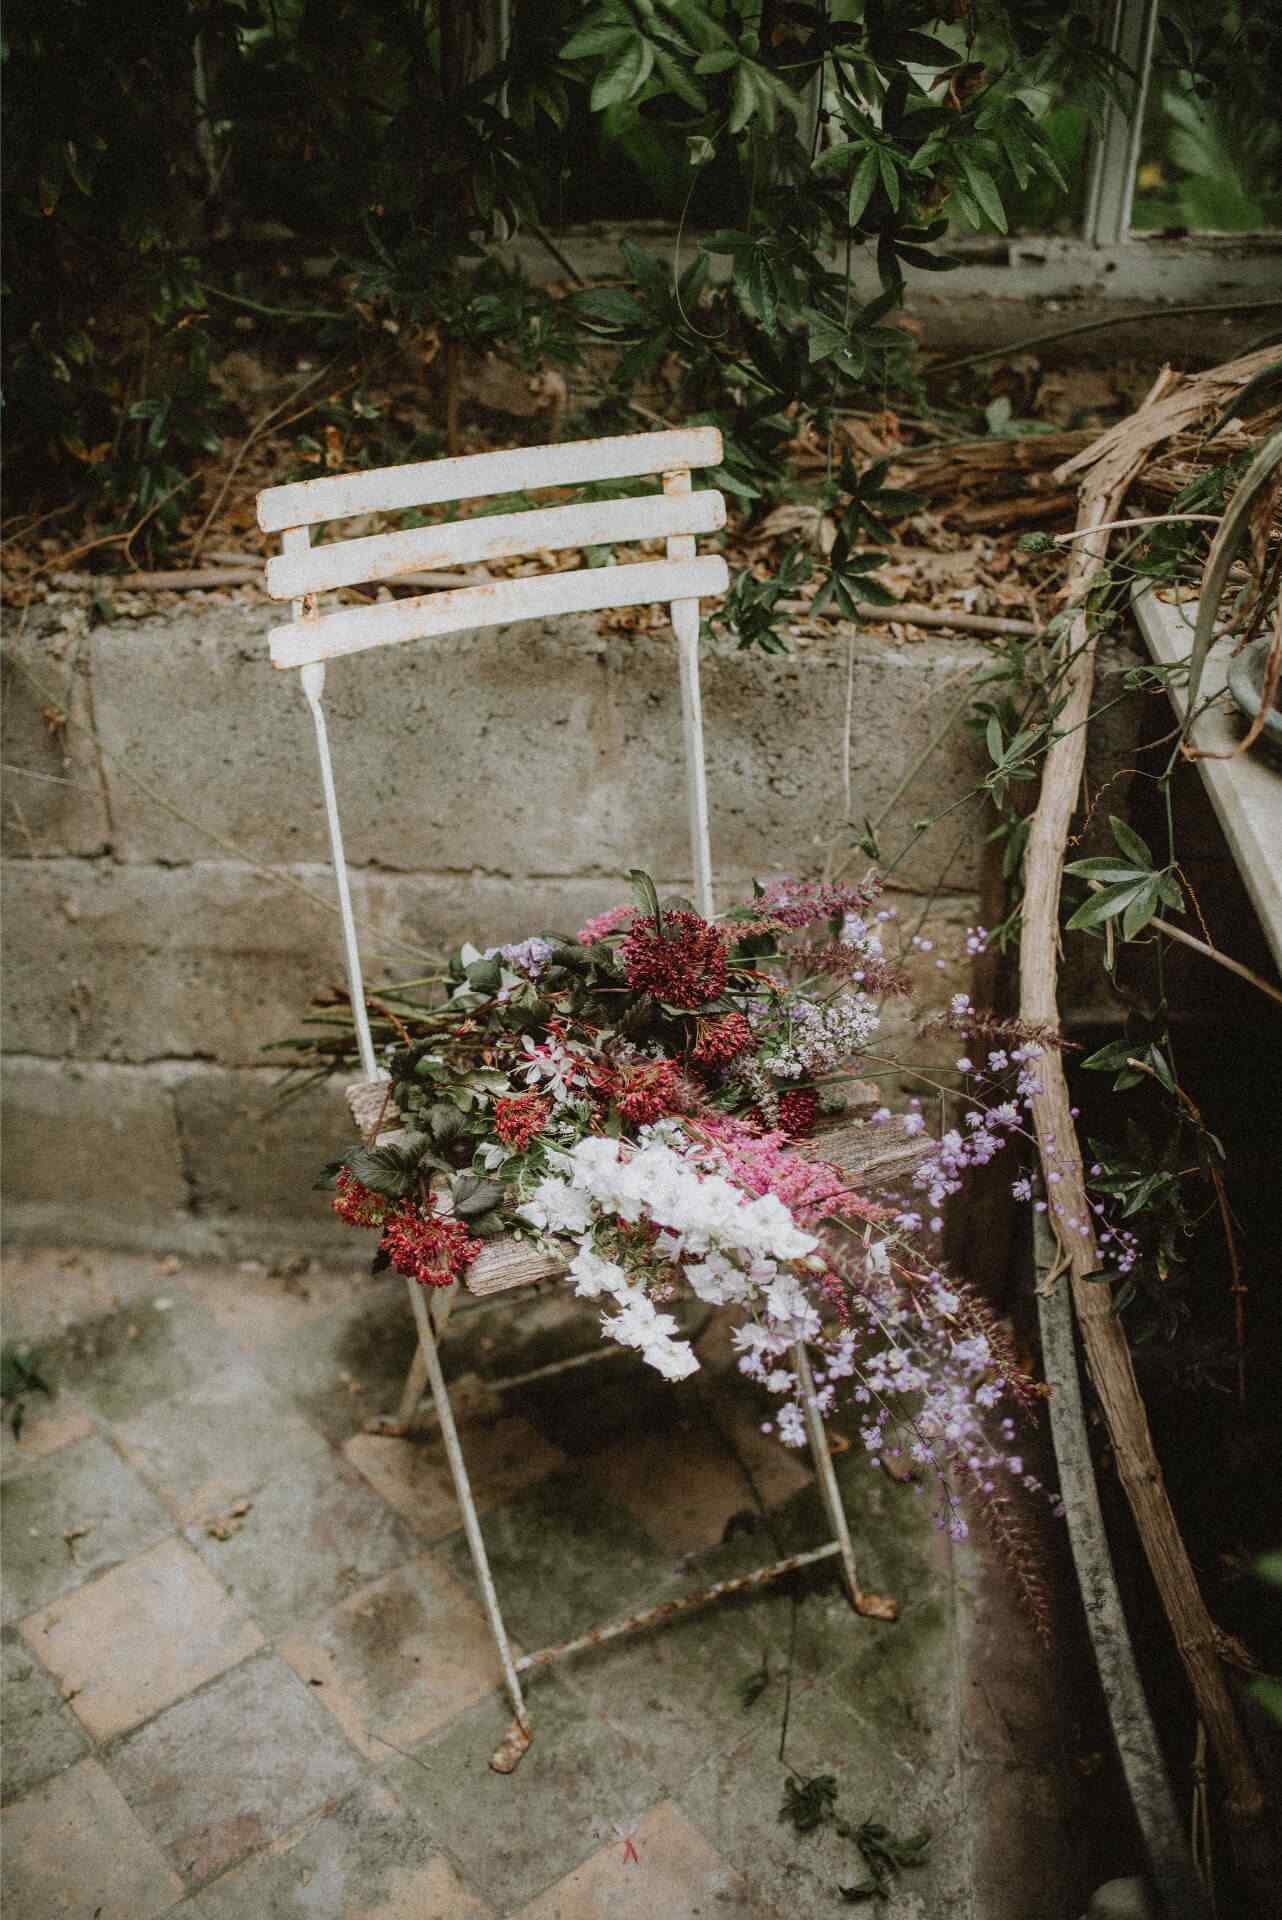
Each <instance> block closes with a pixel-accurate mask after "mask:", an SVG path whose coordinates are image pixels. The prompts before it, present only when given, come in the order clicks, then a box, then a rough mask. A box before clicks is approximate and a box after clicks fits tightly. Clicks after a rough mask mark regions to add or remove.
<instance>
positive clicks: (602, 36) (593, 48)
mask: <svg viewBox="0 0 1282 1920" xmlns="http://www.w3.org/2000/svg"><path fill="white" fill-rule="evenodd" d="M631 38H632V29H631V28H630V27H625V26H623V25H622V23H620V24H619V25H618V26H613V27H610V26H600V27H584V28H583V29H582V30H581V32H579V33H576V34H575V35H574V36H573V38H571V39H569V40H567V41H566V43H565V45H564V46H563V47H562V48H561V58H562V60H585V59H589V58H590V57H591V56H592V55H593V54H596V53H611V52H613V50H614V49H615V48H616V47H622V46H626V45H627V43H628V41H629V40H630V39H631Z"/></svg>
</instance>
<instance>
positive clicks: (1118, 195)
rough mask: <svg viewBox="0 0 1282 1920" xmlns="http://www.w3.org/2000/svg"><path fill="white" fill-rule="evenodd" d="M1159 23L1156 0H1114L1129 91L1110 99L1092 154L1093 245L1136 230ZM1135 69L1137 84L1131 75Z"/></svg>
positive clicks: (1116, 38)
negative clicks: (1123, 99) (1121, 100)
mask: <svg viewBox="0 0 1282 1920" xmlns="http://www.w3.org/2000/svg"><path fill="white" fill-rule="evenodd" d="M1156 28H1157V0H1115V4H1114V7H1113V19H1112V22H1111V25H1110V30H1109V45H1110V47H1111V49H1112V51H1113V52H1114V53H1115V54H1117V55H1118V57H1119V58H1120V59H1121V61H1122V63H1123V65H1124V66H1125V68H1126V70H1127V72H1126V74H1124V75H1123V77H1122V87H1123V90H1124V91H1127V92H1129V101H1128V104H1127V106H1125V107H1122V106H1119V104H1118V102H1117V101H1116V100H1112V99H1110V100H1109V102H1108V104H1107V105H1106V107H1105V109H1104V121H1103V130H1102V131H1101V132H1100V133H1099V134H1097V136H1096V138H1095V141H1094V145H1093V151H1092V154H1091V167H1090V178H1089V181H1088V184H1087V189H1086V213H1085V218H1084V220H1083V223H1082V224H1083V231H1084V235H1085V238H1086V240H1087V241H1088V243H1089V244H1090V245H1092V246H1097V247H1118V246H1122V245H1124V244H1125V242H1126V238H1127V236H1128V234H1129V233H1130V230H1131V205H1132V202H1133V200H1134V198H1135V172H1136V168H1137V167H1138V165H1139V157H1140V140H1141V136H1142V133H1143V128H1144V103H1145V100H1146V99H1147V97H1148V87H1149V79H1150V76H1151V73H1152V67H1153V36H1154V33H1155V31H1156ZM1132 74H1133V75H1134V76H1135V79H1134V85H1133V87H1132V83H1131V80H1130V78H1129V77H1128V76H1129V75H1132Z"/></svg>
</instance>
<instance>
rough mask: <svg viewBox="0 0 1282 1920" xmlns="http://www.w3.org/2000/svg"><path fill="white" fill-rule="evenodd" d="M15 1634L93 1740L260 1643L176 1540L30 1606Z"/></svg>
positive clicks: (223, 1668)
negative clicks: (45, 1603)
mask: <svg viewBox="0 0 1282 1920" xmlns="http://www.w3.org/2000/svg"><path fill="white" fill-rule="evenodd" d="M22 1636H23V1639H24V1640H25V1641H26V1643H27V1645H28V1646H29V1647H30V1648H31V1649H32V1650H33V1652H35V1653H36V1654H38V1655H39V1657H40V1659H41V1661H43V1663H44V1665H45V1666H46V1667H48V1668H49V1670H50V1672H51V1673H53V1674H55V1675H56V1677H57V1678H58V1679H59V1680H60V1681H61V1683H62V1688H63V1693H64V1696H65V1697H66V1698H67V1699H68V1700H69V1701H70V1703H71V1707H72V1710H73V1712H74V1713H75V1714H76V1715H77V1717H78V1718H79V1719H80V1721H81V1722H82V1723H83V1725H84V1726H86V1727H87V1728H88V1730H89V1732H90V1733H91V1734H93V1735H94V1737H95V1738H96V1739H98V1740H106V1739H108V1738H109V1737H110V1735H112V1734H115V1733H123V1732H124V1731H125V1730H126V1729H127V1728H129V1727H136V1726H137V1725H138V1724H139V1722H140V1721H143V1720H146V1719H148V1718H149V1717H150V1716H151V1715H152V1714H153V1713H157V1712H159V1710H160V1709H161V1708H162V1707H167V1706H169V1705H170V1704H171V1703H172V1702H173V1701H175V1700H179V1699H181V1698H182V1697H183V1695H184V1694H187V1693H190V1692H191V1691H192V1689H193V1688H194V1687H199V1686H202V1685H203V1684H204V1682H205V1681H206V1680H212V1679H213V1678H214V1676H215V1674H219V1673H223V1672H225V1671H226V1669H227V1668H228V1667H231V1666H235V1664H236V1663H237V1662H238V1661H240V1660H243V1659H245V1658H246V1657H247V1655H249V1654H251V1653H253V1652H255V1650H256V1649H257V1648H259V1647H261V1646H262V1644H263V1636H262V1634H261V1633H260V1632H259V1631H258V1628H257V1627H256V1626H255V1625H254V1623H253V1622H252V1621H251V1620H247V1619H246V1618H245V1616H244V1615H243V1614H242V1613H241V1612H240V1610H239V1609H238V1608H237V1607H236V1606H235V1605H234V1603H233V1602H232V1601H231V1600H229V1599H228V1597H227V1595H226V1593H224V1591H223V1589H222V1588H221V1587H220V1586H219V1584H218V1582H217V1581H216V1580H215V1579H214V1577H213V1575H212V1574H211V1573H210V1572H209V1571H208V1569H207V1568H206V1567H204V1566H202V1565H201V1563H200V1561H199V1560H198V1559H197V1557H196V1555H195V1554H194V1553H192V1552H191V1550H190V1548H188V1547H187V1546H185V1545H184V1544H183V1542H182V1541H181V1540H165V1541H163V1542H162V1543H161V1545H160V1546H158V1547H153V1548H152V1549H151V1551H150V1553H144V1554H140V1555H139V1557H138V1558H137V1559H136V1560H129V1561H127V1562H126V1563H125V1565H124V1566H123V1567H117V1568H115V1570H114V1571H113V1572H111V1573H106V1574H103V1576H102V1578H101V1579H99V1580H94V1581H91V1582H90V1584H89V1585H88V1586H86V1587H81V1588H80V1590H79V1592H77V1593H73V1594H69V1595H67V1597H66V1598H65V1599H62V1600H56V1601H54V1603H53V1605H52V1606H50V1607H46V1608H45V1609H44V1610H43V1612H41V1613H35V1614H32V1615H31V1617H30V1618H29V1619H27V1620H24V1621H23V1623H22Z"/></svg>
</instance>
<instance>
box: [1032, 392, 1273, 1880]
mask: <svg viewBox="0 0 1282 1920" xmlns="http://www.w3.org/2000/svg"><path fill="white" fill-rule="evenodd" d="M1261 362H1262V356H1261V355H1259V354H1256V355H1254V356H1248V357H1246V358H1245V359H1243V360H1240V361H1238V362H1236V363H1234V364H1232V365H1231V366H1229V367H1224V368H1220V369H1217V370H1216V371H1215V372H1214V373H1211V374H1207V375H1203V376H1201V377H1200V378H1198V379H1196V380H1192V381H1188V382H1186V383H1182V384H1179V385H1177V382H1176V380H1175V378H1174V377H1173V376H1172V375H1171V374H1170V372H1169V369H1168V370H1164V372H1163V374H1162V375H1161V376H1160V377H1159V379H1158V381H1157V383H1156V384H1155V386H1154V388H1153V390H1152V392H1151V393H1150V394H1149V396H1148V399H1147V401H1146V402H1145V404H1144V406H1143V407H1142V408H1141V409H1140V411H1139V412H1138V414H1136V415H1134V416H1133V417H1132V418H1131V419H1130V420H1129V421H1127V422H1125V423H1124V424H1123V425H1122V426H1120V427H1116V428H1113V429H1112V430H1111V431H1110V432H1109V433H1108V434H1105V435H1104V436H1103V438H1102V439H1101V440H1100V441H1099V442H1098V443H1097V445H1096V447H1095V448H1093V449H1091V450H1090V451H1089V452H1088V453H1086V454H1084V455H1078V456H1077V457H1076V458H1075V459H1074V460H1072V461H1070V462H1069V463H1068V465H1067V467H1065V468H1062V469H1061V470H1060V475H1059V477H1060V478H1063V477H1066V476H1067V475H1068V474H1071V473H1078V472H1082V471H1084V470H1088V471H1089V478H1088V479H1087V480H1086V482H1085V484H1084V486H1083V488H1082V495H1081V502H1080V506H1079V510H1078V524H1079V528H1080V529H1081V530H1082V531H1083V532H1084V533H1087V532H1092V530H1093V533H1092V537H1089V538H1084V539H1082V540H1081V541H1079V542H1078V543H1077V545H1076V546H1075V547H1074V548H1073V552H1072V557H1071V560H1070V571H1069V588H1070V599H1071V603H1076V604H1077V605H1078V607H1079V611H1078V613H1077V615H1076V617H1075V619H1074V622H1073V625H1072V629H1071V631H1070V634H1069V636H1068V654H1069V656H1070V664H1069V666H1068V667H1067V670H1066V672H1065V676H1064V679H1063V681H1062V682H1061V691H1062V693H1063V696H1064V704H1063V706H1062V708H1061V709H1060V712H1059V715H1058V718H1057V723H1056V728H1057V731H1056V738H1055V741H1054V743H1053V744H1052V746H1051V748H1050V750H1049V751H1048V753H1047V756H1046V763H1045V768H1044V771H1043V776H1042V789H1041V795H1040V798H1039V800H1038V803H1037V808H1036V810H1035V812H1034V814H1033V818H1032V823H1031V827H1030V831H1029V838H1028V848H1027V852H1026V855H1025V861H1024V904H1023V923H1022V933H1021V940H1020V1009H1019V1010H1020V1018H1021V1019H1022V1020H1024V1021H1026V1022H1028V1023H1029V1024H1030V1025H1040V1024H1050V1025H1053V1024H1054V1023H1055V1022H1056V1021H1057V1020H1058V1018H1059V1008H1058V1003H1057V988H1058V944H1059V899H1060V886H1061V878H1062V872H1063V862H1064V851H1065V846H1066V842H1067V838H1068V831H1069V825H1070V822H1071V819H1072V815H1073V810H1074V807H1075V805H1076V801H1077V794H1078V789H1079V787H1080V784H1081V778H1082V769H1083V764H1084V760H1085V753H1086V726H1087V721H1088V719H1089V716H1090V706H1091V695H1092V691H1093V688H1094V680H1095V639H1094V632H1093V629H1092V627H1091V624H1090V622H1089V620H1088V618H1087V615H1086V612H1085V610H1084V607H1083V606H1082V602H1083V600H1084V597H1085V594H1086V592H1087V590H1088V588H1089V586H1090V584H1091V582H1092V580H1093V579H1094V578H1095V577H1096V575H1097V574H1098V573H1099V571H1100V569H1101V567H1102V566H1103V564H1104V561H1105V557H1106V554H1107V546H1108V536H1107V535H1106V534H1104V533H1101V532H1100V531H1099V528H1100V527H1101V525H1102V523H1103V522H1104V521H1106V520H1111V519H1114V518H1116V517H1117V514H1118V511H1119V509H1120V507H1121V505H1122V502H1123V499H1124V497H1125V494H1126V491H1127V488H1128V486H1129V484H1130V482H1131V480H1132V478H1133V477H1134V475H1135V473H1136V472H1137V471H1138V469H1139V467H1140V465H1141V463H1142V462H1143V460H1144V458H1145V456H1146V454H1147V453H1148V451H1149V449H1150V448H1151V447H1153V446H1155V445H1156V444H1158V442H1159V441H1161V440H1163V439H1165V438H1166V437H1167V436H1168V435H1169V434H1171V433H1172V432H1174V431H1175V430H1176V428H1177V427H1179V426H1183V425H1185V424H1186V423H1187V422H1189V421H1190V420H1193V419H1195V418H1198V417H1200V416H1201V415H1203V414H1204V413H1205V412H1206V410H1207V409H1208V408H1209V407H1211V406H1213V405H1215V404H1216V403H1217V401H1218V400H1221V399H1222V398H1223V395H1224V393H1225V391H1226V389H1227V390H1229V391H1231V390H1232V389H1233V387H1234V386H1236V385H1240V384H1243V383H1245V381H1246V380H1247V379H1249V378H1250V377H1251V375H1252V374H1253V373H1254V372H1255V371H1257V370H1258V366H1259V365H1260V364H1261ZM1038 1079H1039V1082H1040V1090H1039V1091H1038V1092H1037V1093H1036V1094H1035V1095H1034V1098H1033V1121H1034V1126H1035V1129H1036V1134H1037V1141H1038V1150H1039V1153H1040V1156H1041V1161H1042V1166H1043V1168H1044V1170H1045V1172H1046V1174H1047V1176H1048V1182H1047V1189H1048V1192H1050V1193H1053V1194H1054V1195H1055V1200H1054V1203H1053V1210H1052V1212H1051V1214H1050V1216H1049V1219H1050V1224H1051V1226H1052V1228H1053V1230H1054V1232H1055V1236H1056V1239H1057V1241H1058V1244H1059V1249H1060V1253H1059V1265H1058V1270H1057V1272H1058V1273H1060V1274H1062V1273H1064V1272H1067V1273H1068V1275H1069V1281H1070V1285H1071V1288H1072V1295H1073V1305H1074V1309H1075V1311H1076V1315H1077V1319H1078V1323H1079V1325H1080V1327H1081V1332H1082V1340H1083V1345H1084V1347H1085V1351H1086V1360H1087V1365H1088V1368H1089V1371H1090V1375H1091V1379H1092V1381H1093V1383H1094V1386H1095V1390H1096V1392H1097V1394H1098V1396H1099V1400H1100V1404H1101V1406H1102V1408H1103V1411H1104V1416H1105V1419H1106V1421H1107V1424H1108V1432H1109V1436H1110V1439H1111V1441H1112V1445H1113V1448H1114V1452H1115V1456H1116V1460H1117V1468H1118V1474H1119V1476H1120V1479H1121V1482H1122V1485H1123V1487H1124V1489H1125V1491H1126V1495H1127V1499H1128V1500H1129V1502H1130V1506H1131V1511H1132V1513H1133V1515H1134V1517H1135V1523H1136V1527H1137V1530H1138V1532H1139V1535H1140V1539H1141V1542H1142V1544H1143V1547H1144V1552H1145V1555H1146V1557H1147V1560H1148V1563H1149V1567H1150V1569H1151V1571H1152V1574H1153V1579H1154V1582H1155V1584H1156V1587H1157V1590H1158V1593H1159V1596H1160V1598H1161V1602H1162V1606H1163V1610H1164V1611H1165V1613H1166V1617H1167V1619H1168V1621H1169V1622H1170V1626H1171V1630H1172V1633H1173V1635H1174V1638H1175V1643H1176V1646H1177V1648H1178V1651H1179V1654H1180V1658H1181V1660H1182V1661H1183V1664H1184V1669H1185V1673H1186V1674H1187V1676H1188V1681H1189V1685H1190V1687H1191V1689H1192V1692H1193V1696H1194V1699H1195V1701H1196V1704H1197V1711H1198V1714H1199V1717H1200V1718H1201V1720H1202V1722H1203V1724H1204V1725H1205V1727H1206V1729H1207V1733H1208V1736H1209V1738H1210V1742H1211V1746H1212V1750H1213V1751H1214V1753H1215V1756H1216V1759H1217V1762H1218V1764H1219V1767H1220V1769H1221V1772H1222V1775H1223V1778H1224V1781H1225V1785H1226V1788H1227V1803H1228V1813H1229V1816H1230V1819H1231V1821H1232V1823H1233V1826H1234V1831H1235V1836H1236V1839H1237V1841H1238V1843H1239V1857H1240V1859H1241V1860H1242V1862H1243V1865H1244V1868H1245V1869H1246V1870H1247V1871H1251V1870H1252V1866H1253V1856H1254V1852H1255V1849H1256V1843H1257V1841H1258V1839H1259V1837H1260V1836H1261V1835H1262V1819H1263V1815H1264V1811H1265V1802H1264V1796H1263V1792H1262V1789H1261V1786H1260V1781H1259V1778H1258V1775H1257V1772H1256V1768H1255V1764H1254V1761H1253V1759H1252V1756H1251V1754H1250V1751H1249V1749H1248V1748H1247V1745H1246V1742H1245V1740H1244V1739H1243V1736H1242V1731H1241V1728H1240V1727H1239V1725H1238V1723H1237V1718H1236V1715H1235V1713H1234V1710H1233V1703H1232V1700H1231V1698H1230V1696H1229V1692H1228V1688H1227V1686H1226V1684H1225V1680H1224V1674H1223V1672H1222V1670H1221V1666H1220V1661H1219V1656H1218V1653H1217V1651H1216V1639H1215V1629H1214V1626H1213V1624H1212V1621H1211V1618H1210V1615H1209V1614H1208V1612H1207V1610H1206V1604H1205V1602H1204V1600H1203V1598H1202V1595H1201V1592H1200V1590H1199V1588H1198V1583H1197V1577H1196V1575H1195V1573H1194V1571H1193V1567H1192V1565H1191V1563H1190V1561H1189V1557H1188V1552H1187V1549H1186V1547H1185V1545H1184V1541H1183V1538H1182V1536H1181V1534H1180V1529H1179V1525H1178V1523H1177V1521H1176V1518H1175V1515H1174V1513H1173V1511H1172V1509H1171V1504H1170V1499H1169V1496H1168V1494H1167V1491H1166V1485H1165V1482H1164V1480H1163V1477H1162V1469H1161V1464H1160V1462H1159V1460H1158V1457H1157V1452H1156V1449H1155V1447H1154V1445H1153V1437H1152V1434H1151V1432H1150V1430H1149V1425H1148V1417H1147V1414H1146V1412H1145V1409H1144V1403H1143V1400H1142V1398H1141V1396H1140V1391H1139V1386H1138V1383H1137V1381H1136V1378H1135V1372H1134V1368H1133V1366H1132V1363H1131V1353H1130V1346H1129V1344H1128V1341H1127V1337H1126V1334H1125V1331H1124V1330H1123V1327H1122V1323H1121V1321H1120V1320H1119V1318H1118V1316H1117V1315H1116V1314H1115V1313H1114V1312H1113V1309H1112V1303H1111V1300H1110V1298H1109V1291H1108V1289H1107V1288H1105V1287H1101V1286H1099V1285H1097V1284H1093V1283H1092V1282H1091V1281H1090V1280H1089V1278H1088V1276H1089V1275H1091V1274H1093V1273H1096V1272H1097V1271H1098V1270H1099V1268H1100V1266H1101V1265H1102V1261H1101V1256H1100V1251H1099V1247H1098V1243H1097V1241H1096V1238H1095V1233H1094V1228H1093V1225H1092V1220H1093V1216H1092V1214H1091V1211H1090V1206H1089V1203H1088V1200H1087V1195H1086V1183H1085V1174H1084V1170H1083V1165H1082V1156H1081V1152H1080V1148H1079V1146H1078V1141H1077V1134H1076V1129H1075V1127H1074V1123H1073V1118H1072V1114H1071V1111H1070V1103H1069V1094H1068V1084H1067V1080H1066V1077H1065V1074H1064V1068H1063V1063H1062V1061H1061V1060H1060V1057H1059V1056H1058V1054H1056V1053H1055V1052H1053V1051H1049V1050H1048V1051H1047V1052H1046V1053H1045V1054H1044V1055H1043V1056H1042V1058H1041V1060H1040V1061H1039V1063H1038ZM1052 1173H1053V1174H1054V1181H1053V1182H1052V1181H1051V1180H1050V1178H1049V1176H1050V1175H1051V1174H1052ZM1056 1277H1057V1276H1056V1275H1053V1276H1052V1281H1051V1283H1052V1284H1053V1283H1054V1279H1055V1278H1056Z"/></svg>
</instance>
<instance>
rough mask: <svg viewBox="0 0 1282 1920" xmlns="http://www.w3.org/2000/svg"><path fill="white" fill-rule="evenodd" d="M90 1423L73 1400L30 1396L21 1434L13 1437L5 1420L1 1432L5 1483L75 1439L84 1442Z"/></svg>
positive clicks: (0, 1457) (0, 1464)
mask: <svg viewBox="0 0 1282 1920" xmlns="http://www.w3.org/2000/svg"><path fill="white" fill-rule="evenodd" d="M92 1432H93V1422H92V1420H91V1419H90V1418H89V1415H88V1414H87V1413H86V1412H85V1410H84V1408H83V1407H80V1406H77V1405H76V1403H75V1401H74V1400H68V1399H66V1398H65V1397H64V1396H61V1395H60V1396H58V1397H57V1398H55V1399H52V1400H45V1399H43V1398H42V1397H41V1396H40V1395H39V1394H31V1395H30V1396H29V1397H28V1398H27V1400H26V1403H25V1407H24V1412H23V1421H22V1428H21V1431H20V1432H19V1433H18V1434H16V1435H15V1433H14V1431H13V1428H12V1427H11V1426H10V1424H9V1422H8V1420H6V1421H5V1423H4V1429H3V1432H0V1473H2V1474H3V1475H4V1478H5V1479H6V1480H11V1479H12V1478H13V1476H14V1475H15V1474H18V1473H22V1472H24V1471H25V1470H26V1468H28V1467H29V1466H31V1465H32V1463H33V1462H34V1461H36V1460H44V1459H46V1458H47V1456H48V1455H49V1454H51V1453H57V1452H58V1451H59V1449H60V1448H62V1447H69V1446H72V1445H73V1444H74V1443H75V1442H76V1441H77V1440H87V1439H88V1438H89V1435H90V1434H91V1433H92Z"/></svg>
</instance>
